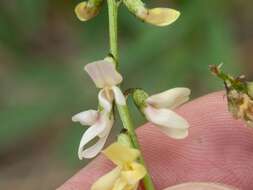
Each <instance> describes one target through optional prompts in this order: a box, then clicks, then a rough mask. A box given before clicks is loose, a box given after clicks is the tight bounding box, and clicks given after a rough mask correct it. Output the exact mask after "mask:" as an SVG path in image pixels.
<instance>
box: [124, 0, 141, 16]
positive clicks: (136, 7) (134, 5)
mask: <svg viewBox="0 0 253 190" xmlns="http://www.w3.org/2000/svg"><path fill="white" fill-rule="evenodd" d="M123 2H124V4H125V5H126V7H127V8H128V10H129V11H130V12H132V13H133V14H134V15H138V13H139V12H140V11H142V10H145V9H146V8H145V4H144V3H143V2H142V1H141V0H123Z"/></svg>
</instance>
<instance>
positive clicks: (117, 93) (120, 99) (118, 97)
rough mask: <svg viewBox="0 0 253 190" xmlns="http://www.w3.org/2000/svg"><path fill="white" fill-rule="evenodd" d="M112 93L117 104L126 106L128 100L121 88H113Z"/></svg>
mask: <svg viewBox="0 0 253 190" xmlns="http://www.w3.org/2000/svg"><path fill="white" fill-rule="evenodd" d="M112 91H113V93H114V98H115V102H116V103H117V104H118V105H121V106H124V105H126V98H125V96H124V94H123V93H122V91H121V90H120V88H119V87H117V86H113V87H112Z"/></svg>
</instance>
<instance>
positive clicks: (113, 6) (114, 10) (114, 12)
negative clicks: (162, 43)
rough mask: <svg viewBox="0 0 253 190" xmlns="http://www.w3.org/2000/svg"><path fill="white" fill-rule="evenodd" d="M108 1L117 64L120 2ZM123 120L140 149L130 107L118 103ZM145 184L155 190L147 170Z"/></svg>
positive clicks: (147, 188)
mask: <svg viewBox="0 0 253 190" xmlns="http://www.w3.org/2000/svg"><path fill="white" fill-rule="evenodd" d="M107 3H108V15H109V33H110V51H111V54H112V55H113V57H114V58H115V59H116V64H118V63H119V54H118V26H117V21H118V3H117V0H107ZM117 108H118V111H119V115H120V118H121V121H122V123H123V126H124V128H125V129H126V130H127V134H128V135H129V137H130V139H131V141H132V145H133V147H134V148H136V149H139V150H140V145H139V142H138V139H137V136H136V133H135V130H134V125H133V121H132V119H131V115H130V113H129V108H128V106H127V105H124V106H121V105H117ZM140 163H141V164H142V165H143V166H144V167H145V168H146V170H147V167H146V164H145V161H144V158H143V156H142V155H141V156H140ZM143 184H144V187H145V189H146V190H155V187H154V184H153V182H152V178H151V176H150V174H149V172H148V170H147V174H146V176H145V177H144V178H143Z"/></svg>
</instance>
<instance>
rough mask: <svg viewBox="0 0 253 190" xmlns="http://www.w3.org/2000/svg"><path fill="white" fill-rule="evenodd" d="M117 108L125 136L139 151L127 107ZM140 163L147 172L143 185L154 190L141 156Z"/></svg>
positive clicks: (148, 189)
mask: <svg viewBox="0 0 253 190" xmlns="http://www.w3.org/2000/svg"><path fill="white" fill-rule="evenodd" d="M117 108H118V110H119V115H120V118H121V120H122V123H123V126H124V128H125V129H126V130H127V134H128V135H129V137H130V139H131V141H132V145H133V147H134V148H136V149H138V150H140V145H139V142H138V138H137V136H136V133H135V130H134V125H133V121H132V119H131V115H130V113H129V109H128V106H127V105H125V106H121V105H117ZM140 152H141V151H140ZM139 161H140V163H141V164H142V165H143V166H144V167H145V168H146V170H147V174H146V176H145V177H144V178H143V184H144V187H145V189H146V190H155V187H154V184H153V181H152V177H151V176H150V174H149V172H148V169H147V166H146V163H145V160H144V158H143V156H142V154H141V155H140V160H139Z"/></svg>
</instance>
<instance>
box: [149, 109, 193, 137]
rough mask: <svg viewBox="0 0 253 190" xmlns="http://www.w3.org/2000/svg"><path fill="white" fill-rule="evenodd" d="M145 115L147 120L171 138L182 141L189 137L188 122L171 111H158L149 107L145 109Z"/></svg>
mask: <svg viewBox="0 0 253 190" xmlns="http://www.w3.org/2000/svg"><path fill="white" fill-rule="evenodd" d="M144 114H145V116H146V118H147V120H149V121H150V122H152V123H154V124H155V125H157V126H158V127H160V129H161V130H162V131H163V132H164V133H165V134H167V135H168V136H169V137H171V138H175V139H182V138H185V137H186V136H187V135H188V128H189V124H188V122H187V121H186V120H185V119H184V118H183V117H181V116H179V115H178V114H177V113H175V112H173V111H171V110H169V109H156V108H153V107H151V106H147V107H146V108H145V109H144Z"/></svg>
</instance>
